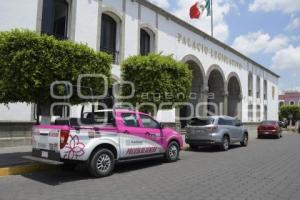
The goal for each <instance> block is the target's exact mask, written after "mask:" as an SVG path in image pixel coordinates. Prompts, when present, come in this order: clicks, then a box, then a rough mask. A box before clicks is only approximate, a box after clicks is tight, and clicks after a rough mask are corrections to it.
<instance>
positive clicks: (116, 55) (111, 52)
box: [100, 47, 120, 65]
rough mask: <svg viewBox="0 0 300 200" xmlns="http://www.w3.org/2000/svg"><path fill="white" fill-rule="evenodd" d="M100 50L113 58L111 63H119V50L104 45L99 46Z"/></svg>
mask: <svg viewBox="0 0 300 200" xmlns="http://www.w3.org/2000/svg"><path fill="white" fill-rule="evenodd" d="M100 51H103V52H105V53H107V54H109V55H111V56H112V59H113V64H116V65H118V64H119V54H120V52H119V51H116V50H112V49H107V48H105V47H100Z"/></svg>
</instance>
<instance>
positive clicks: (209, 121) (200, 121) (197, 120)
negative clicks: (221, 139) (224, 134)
mask: <svg viewBox="0 0 300 200" xmlns="http://www.w3.org/2000/svg"><path fill="white" fill-rule="evenodd" d="M213 123H214V119H212V118H202V119H201V118H193V119H191V121H190V122H189V125H191V126H206V125H210V124H213Z"/></svg>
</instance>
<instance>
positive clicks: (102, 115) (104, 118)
mask: <svg viewBox="0 0 300 200" xmlns="http://www.w3.org/2000/svg"><path fill="white" fill-rule="evenodd" d="M92 115H93V114H92V113H87V115H86V118H90V119H92ZM94 120H95V124H108V125H115V118H114V115H113V112H112V111H109V112H95V113H94Z"/></svg>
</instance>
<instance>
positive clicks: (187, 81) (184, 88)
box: [121, 54, 192, 111]
mask: <svg viewBox="0 0 300 200" xmlns="http://www.w3.org/2000/svg"><path fill="white" fill-rule="evenodd" d="M121 70H122V79H123V80H124V81H130V82H132V83H133V84H134V87H135V95H134V97H132V98H130V99H127V100H126V102H129V103H132V104H133V105H135V106H136V105H138V104H141V103H148V102H149V103H154V104H155V105H156V106H159V105H160V104H161V103H164V102H169V103H172V104H173V103H175V102H186V101H187V99H188V96H189V93H190V88H191V84H192V83H191V81H192V72H191V70H189V68H188V66H187V65H186V64H184V63H182V62H178V61H176V60H174V59H173V58H172V57H171V56H163V55H160V54H150V55H148V56H132V57H129V58H128V59H127V60H125V61H124V62H123V63H122V67H121ZM121 91H122V94H123V95H129V94H130V93H131V89H130V87H129V86H128V85H124V86H123V87H122V90H121ZM170 107H172V105H171V106H165V107H163V109H169V108H170ZM142 110H144V111H152V109H151V107H149V106H144V107H143V108H142Z"/></svg>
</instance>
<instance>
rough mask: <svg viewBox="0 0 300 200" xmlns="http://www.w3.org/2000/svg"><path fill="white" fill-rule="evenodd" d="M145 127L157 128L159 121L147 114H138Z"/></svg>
mask: <svg viewBox="0 0 300 200" xmlns="http://www.w3.org/2000/svg"><path fill="white" fill-rule="evenodd" d="M140 116H141V120H142V123H143V126H144V127H145V128H159V127H160V126H159V123H158V122H157V121H155V120H154V119H152V118H151V117H149V116H147V115H140Z"/></svg>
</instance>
